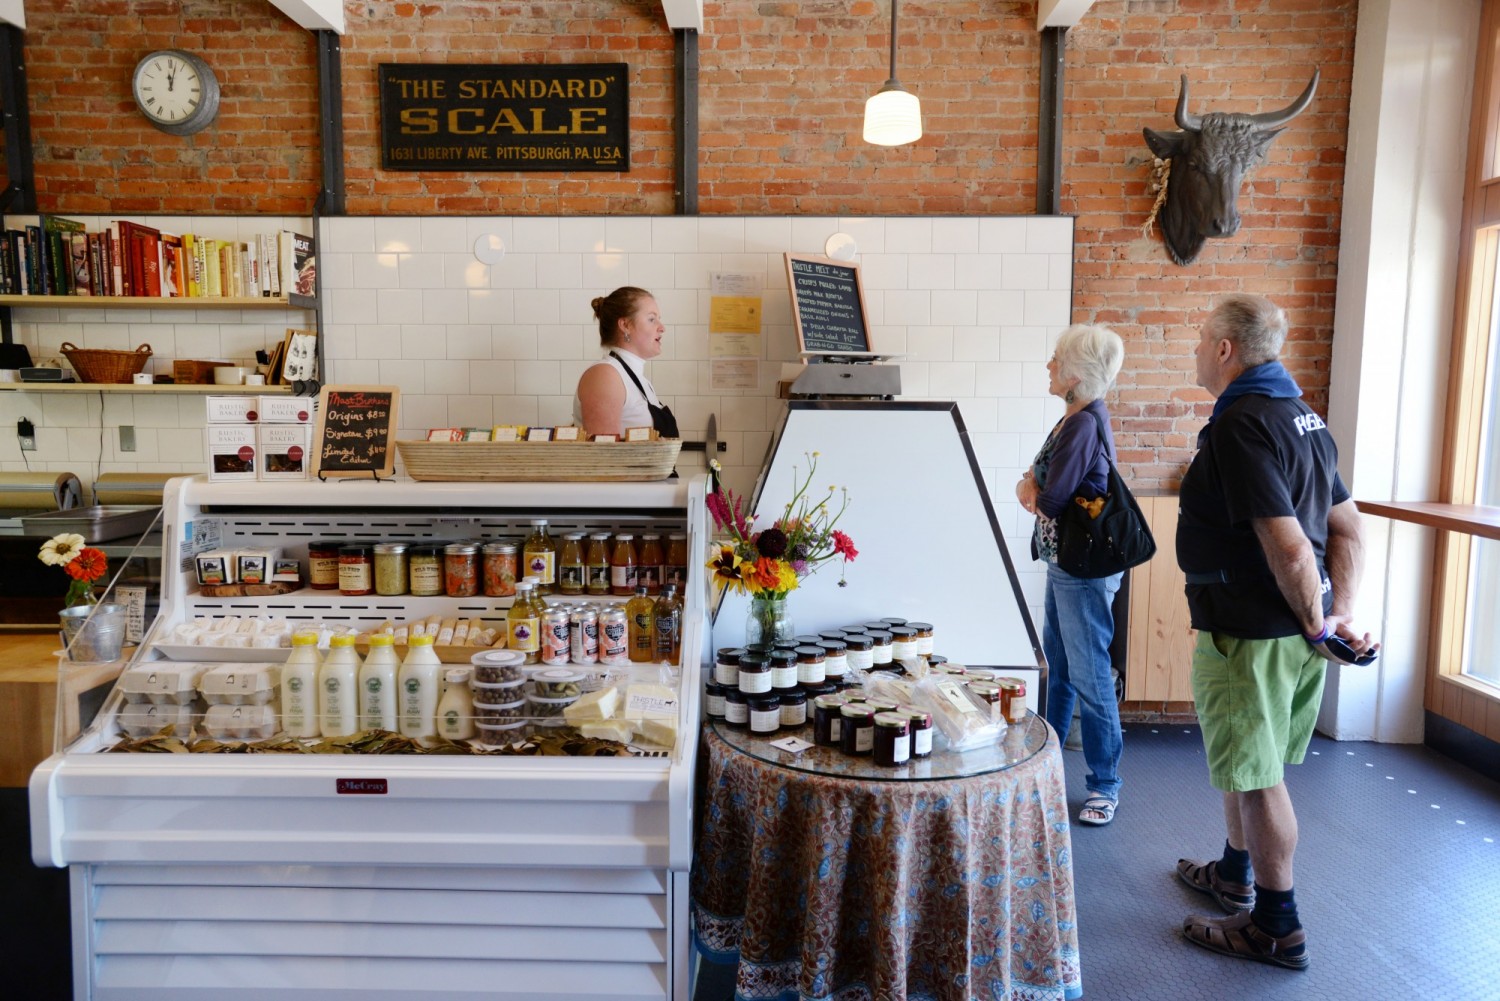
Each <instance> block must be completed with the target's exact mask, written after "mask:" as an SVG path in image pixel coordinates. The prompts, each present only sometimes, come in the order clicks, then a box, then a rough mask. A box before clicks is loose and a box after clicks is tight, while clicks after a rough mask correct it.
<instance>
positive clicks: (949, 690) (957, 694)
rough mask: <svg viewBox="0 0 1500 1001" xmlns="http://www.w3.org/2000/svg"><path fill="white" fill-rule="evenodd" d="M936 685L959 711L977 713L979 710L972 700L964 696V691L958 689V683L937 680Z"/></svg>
mask: <svg viewBox="0 0 1500 1001" xmlns="http://www.w3.org/2000/svg"><path fill="white" fill-rule="evenodd" d="M937 687H938V691H939V692H940V693H941V694H942V696H943V698H945V699H947V700H948V701H949V702H952V703H953V705H954V707H955V708H956V709H957V710H958V711H959V712H961V713H977V712H978V711H979V707H978V706H976V705H975V704H974V703H973V702H971V701H969V699H968V698H966V697H965V696H964V693H963V692H962V691H960V690H959V687H958V684H957V683H956V682H952V681H939V682H938V686H937Z"/></svg>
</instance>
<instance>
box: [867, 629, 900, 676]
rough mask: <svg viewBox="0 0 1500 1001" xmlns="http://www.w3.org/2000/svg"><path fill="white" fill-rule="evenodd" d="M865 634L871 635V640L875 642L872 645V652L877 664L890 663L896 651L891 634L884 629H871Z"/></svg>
mask: <svg viewBox="0 0 1500 1001" xmlns="http://www.w3.org/2000/svg"><path fill="white" fill-rule="evenodd" d="M865 635H866V636H868V637H870V641H871V643H872V644H873V645H872V646H871V647H870V653H871V659H872V660H873V661H874V662H875V666H876V667H879V666H881V665H882V664H889V663H890V662H891V659H892V655H893V654H894V653H895V647H894V644H893V642H892V637H891V634H890V633H888V632H886V631H885V630H884V629H871V630H870V631H869V632H867V633H865Z"/></svg>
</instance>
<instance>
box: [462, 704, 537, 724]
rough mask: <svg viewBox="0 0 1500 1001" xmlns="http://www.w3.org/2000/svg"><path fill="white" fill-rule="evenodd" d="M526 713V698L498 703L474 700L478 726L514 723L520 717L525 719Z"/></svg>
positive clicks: (475, 718) (475, 720) (475, 719)
mask: <svg viewBox="0 0 1500 1001" xmlns="http://www.w3.org/2000/svg"><path fill="white" fill-rule="evenodd" d="M526 715H527V713H526V700H525V699H516V700H515V701H514V702H498V703H491V702H480V701H479V700H478V699H475V700H474V722H475V725H476V726H484V725H485V724H489V725H491V726H493V725H495V724H497V723H514V722H515V721H516V720H518V719H524V718H525V717H526Z"/></svg>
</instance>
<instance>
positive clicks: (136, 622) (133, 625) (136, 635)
mask: <svg viewBox="0 0 1500 1001" xmlns="http://www.w3.org/2000/svg"><path fill="white" fill-rule="evenodd" d="M115 595H116V597H118V598H119V599H120V601H121V602H122V603H124V605H125V639H126V641H127V642H130V643H139V642H140V641H141V637H142V636H143V635H145V632H146V589H145V588H144V587H133V586H132V587H125V586H120V587H117V588H115Z"/></svg>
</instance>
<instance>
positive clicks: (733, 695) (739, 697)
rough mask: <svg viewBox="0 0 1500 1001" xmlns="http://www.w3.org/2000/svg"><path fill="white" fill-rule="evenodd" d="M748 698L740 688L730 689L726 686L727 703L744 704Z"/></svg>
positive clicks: (725, 698)
mask: <svg viewBox="0 0 1500 1001" xmlns="http://www.w3.org/2000/svg"><path fill="white" fill-rule="evenodd" d="M748 698H749V696H748V695H746V694H745V693H744V692H742V691H740V690H739V689H738V688H730V687H729V686H728V685H725V686H724V701H725V702H744V701H745V700H746V699H748Z"/></svg>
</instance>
